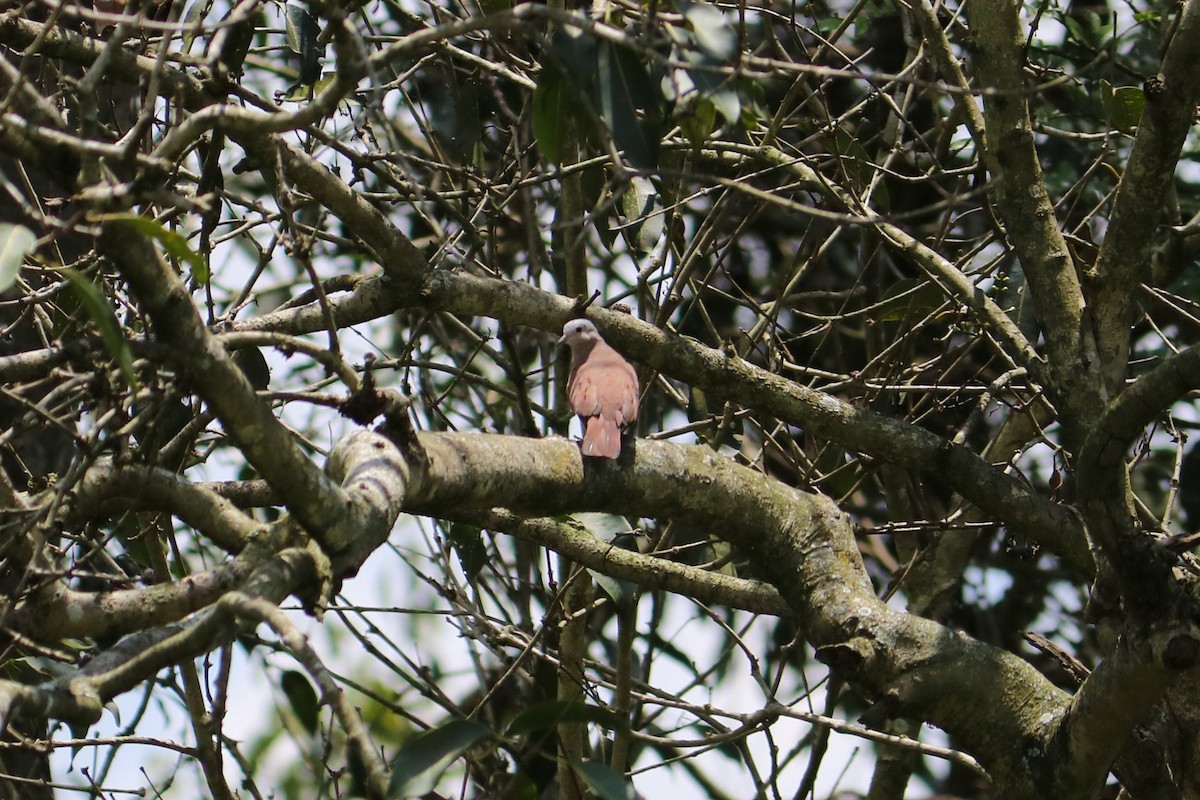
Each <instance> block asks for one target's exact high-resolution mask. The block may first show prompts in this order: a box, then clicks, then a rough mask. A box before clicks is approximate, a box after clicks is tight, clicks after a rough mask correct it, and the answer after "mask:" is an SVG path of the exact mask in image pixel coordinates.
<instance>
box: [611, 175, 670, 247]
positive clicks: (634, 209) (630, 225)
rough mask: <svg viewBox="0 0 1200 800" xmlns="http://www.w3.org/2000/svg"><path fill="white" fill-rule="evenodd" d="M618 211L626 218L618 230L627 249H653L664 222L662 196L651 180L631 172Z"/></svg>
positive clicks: (661, 233)
mask: <svg viewBox="0 0 1200 800" xmlns="http://www.w3.org/2000/svg"><path fill="white" fill-rule="evenodd" d="M621 212H622V214H624V216H625V219H626V224H625V226H624V227H623V228H622V231H621V232H622V233H623V234H624V236H625V241H626V242H627V243H628V244H629V247H630V249H632V250H633V251H635V252H637V253H641V254H642V255H645V254H646V253H650V252H652V251H653V250H654V248H655V247H657V246H658V241H659V239H661V238H662V235H663V228H664V226H665V224H666V215H665V214H664V213H663V205H662V197H661V195H659V193H658V189H657V188H656V187H655V186H654V181H652V180H650V179H649V178H647V177H644V176H642V175H634V176H633V177H632V178H631V179H630V181H629V186H628V187H626V189H625V193H624V194H623V195H622V196H621Z"/></svg>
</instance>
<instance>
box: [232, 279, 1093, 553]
mask: <svg viewBox="0 0 1200 800" xmlns="http://www.w3.org/2000/svg"><path fill="white" fill-rule="evenodd" d="M329 304H330V306H331V307H332V310H333V314H334V317H335V319H337V321H338V324H339V325H349V324H354V323H356V322H362V321H365V320H367V319H374V318H377V317H378V316H381V315H383V314H386V313H390V312H391V311H392V310H394V309H395V308H398V307H411V306H416V307H420V308H426V309H430V310H433V309H436V310H440V311H448V312H451V313H455V314H459V315H464V316H490V317H494V318H496V319H501V320H503V321H505V322H507V323H510V324H515V325H527V326H530V327H535V328H541V329H542V330H547V331H553V330H557V329H558V328H561V326H562V322H563V320H564V319H566V318H567V317H568V316H569V315H570V314H571V311H572V301H571V300H569V299H568V298H565V297H561V296H558V295H554V294H550V293H548V292H543V291H541V290H539V289H537V288H535V287H533V286H529V285H528V284H522V283H515V282H512V281H502V280H494V279H490V278H476V277H472V276H469V275H464V274H461V273H451V272H444V271H438V272H435V273H433V274H432V275H431V276H430V278H429V280H428V282H427V284H426V285H425V286H424V287H423V288H421V289H419V290H417V291H415V292H412V293H408V292H405V291H403V290H401V289H399V288H397V289H396V290H395V291H389V289H388V286H387V285H386V284H385V283H384V282H382V281H379V280H367V281H364V282H363V283H361V284H360V285H359V286H357V287H356V288H355V290H354V292H352V293H350V294H349V295H342V296H335V297H332V298H330V302H329ZM589 315H590V316H591V317H592V318H593V319H596V320H598V321H600V322H601V323H602V328H603V330H604V335H605V337H606V338H607V339H608V340H609V341H611V342H613V343H614V344H616V345H617V346H618V347H620V349H621V350H622V352H624V353H626V354H627V355H629V356H631V357H632V358H633V359H635V360H636V361H639V362H640V363H642V364H644V365H646V366H648V367H652V368H654V369H657V370H659V371H661V372H662V373H663V374H665V375H669V376H671V377H673V378H677V379H678V380H682V381H685V382H687V383H689V384H691V385H693V386H697V387H699V388H702V389H704V390H705V392H709V393H711V394H713V395H714V396H719V397H722V398H725V399H727V400H731V401H734V402H739V403H742V404H744V405H746V406H748V407H750V408H756V409H760V410H763V411H767V412H769V413H771V414H774V415H775V416H777V417H778V418H779V419H781V420H784V421H786V422H789V423H791V424H793V425H798V426H801V427H804V428H805V429H806V430H810V431H812V432H814V433H816V434H819V435H820V436H823V437H825V438H828V439H831V440H833V441H836V442H838V443H839V444H842V445H845V446H847V447H849V448H851V449H854V450H858V451H859V452H863V453H870V454H871V455H873V456H876V457H878V458H880V459H883V460H885V461H891V462H894V463H897V464H900V465H902V466H905V467H907V468H909V469H912V470H916V471H920V472H922V473H925V474H927V475H932V476H934V477H936V478H937V479H938V480H940V481H941V482H943V483H944V484H945V485H946V486H948V487H950V488H951V489H953V490H954V491H956V492H958V493H959V494H961V495H962V496H963V497H965V498H967V499H968V500H969V501H970V502H972V503H974V504H975V505H977V506H979V507H980V508H982V509H983V510H984V511H986V512H987V513H989V514H991V515H992V516H994V517H995V518H997V519H999V520H1001V521H1002V522H1004V523H1005V524H1006V525H1008V526H1009V527H1010V528H1012V529H1013V530H1014V531H1015V532H1018V533H1020V534H1022V535H1024V536H1028V537H1030V538H1031V539H1033V540H1036V541H1039V542H1042V543H1044V544H1045V545H1046V546H1047V547H1049V548H1050V549H1051V550H1053V551H1054V552H1055V553H1057V554H1059V555H1060V556H1062V557H1063V558H1064V559H1066V560H1067V561H1068V562H1069V563H1070V564H1071V565H1072V566H1074V567H1076V568H1077V569H1080V570H1082V571H1085V572H1090V571H1091V569H1092V561H1091V555H1090V553H1089V552H1088V550H1087V545H1086V540H1085V538H1084V536H1083V531H1082V527H1081V526H1080V524H1079V520H1078V518H1077V517H1076V516H1075V515H1074V514H1072V513H1071V512H1070V511H1069V510H1067V509H1065V508H1063V507H1061V506H1059V505H1057V504H1055V503H1052V502H1050V501H1048V500H1045V499H1043V498H1040V497H1038V496H1037V495H1036V494H1034V493H1033V492H1032V491H1031V490H1030V488H1029V487H1028V485H1026V484H1025V483H1023V482H1022V481H1020V480H1018V479H1016V478H1015V477H1013V476H1010V475H1006V474H1005V473H1004V472H1003V471H1002V470H1001V469H999V468H997V467H994V466H993V465H991V464H988V463H987V462H985V461H984V460H983V459H981V458H980V457H979V456H978V455H976V454H974V453H972V452H971V451H970V450H968V449H967V448H965V447H962V446H959V445H953V444H951V443H950V442H947V441H946V440H945V439H942V438H941V437H939V436H937V435H935V434H933V433H930V432H929V431H926V430H924V429H922V428H918V427H916V426H913V425H909V424H907V423H904V422H900V421H897V420H895V419H892V418H890V417H886V416H884V415H881V414H878V413H875V412H873V411H870V410H868V409H864V408H859V407H857V406H853V405H851V404H850V403H847V402H845V401H843V400H839V399H838V398H836V397H833V396H831V395H828V394H825V393H823V392H819V391H816V390H813V389H810V388H808V387H806V386H803V385H801V384H798V383H795V382H793V381H790V380H788V379H787V378H784V377H781V376H779V375H776V374H774V373H771V372H768V371H767V370H764V369H761V368H759V367H756V366H754V365H752V364H750V363H749V362H746V361H744V360H742V359H739V358H731V357H729V356H727V355H726V354H724V353H721V352H719V351H717V350H713V349H711V348H708V347H705V346H703V345H701V344H700V343H698V342H696V341H695V340H692V339H688V338H685V337H681V336H676V335H674V334H670V333H665V332H663V331H660V330H658V329H657V328H655V327H653V326H652V325H649V324H648V323H644V322H641V321H639V320H635V319H633V318H632V317H630V316H629V315H628V314H620V313H615V312H609V311H603V310H592V311H590V312H589ZM324 320H325V318H324V316H323V314H322V311H321V309H320V308H319V307H317V306H315V305H313V306H306V307H304V308H299V309H292V310H288V311H286V312H280V313H269V314H264V315H262V316H261V317H258V318H255V319H253V320H247V321H245V322H241V323H237V324H235V325H234V326H233V329H234V330H280V331H288V332H291V333H306V332H311V331H316V330H321V329H322V328H323V327H324V325H325V321H324Z"/></svg>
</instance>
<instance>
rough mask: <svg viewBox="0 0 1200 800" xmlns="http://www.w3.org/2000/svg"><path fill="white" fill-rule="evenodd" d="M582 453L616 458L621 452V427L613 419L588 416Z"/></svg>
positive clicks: (596, 456)
mask: <svg viewBox="0 0 1200 800" xmlns="http://www.w3.org/2000/svg"><path fill="white" fill-rule="evenodd" d="M583 454H584V455H585V456H593V457H594V458H616V457H617V456H619V455H620V454H621V428H620V426H618V425H617V423H616V421H615V420H611V419H605V418H604V417H588V421H587V428H586V429H585V430H584V432H583Z"/></svg>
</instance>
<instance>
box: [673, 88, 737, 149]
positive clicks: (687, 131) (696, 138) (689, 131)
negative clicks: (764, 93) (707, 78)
mask: <svg viewBox="0 0 1200 800" xmlns="http://www.w3.org/2000/svg"><path fill="white" fill-rule="evenodd" d="M722 116H724V115H722ZM735 119H736V118H735ZM716 125H717V106H716V104H715V103H713V101H712V98H711V97H707V96H701V97H697V98H696V99H695V101H693V102H691V103H688V104H687V107H686V108H685V109H684V111H683V113H682V114H681V115H680V116H679V129H680V130H681V131H683V135H684V136H686V137H687V140H688V141H689V142H691V144H692V147H695V148H697V149H699V148H700V147H701V145H703V144H704V143H705V142H707V141H708V137H709V134H711V133H712V132H713V130H714V129H715V128H716Z"/></svg>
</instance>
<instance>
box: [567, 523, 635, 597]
mask: <svg viewBox="0 0 1200 800" xmlns="http://www.w3.org/2000/svg"><path fill="white" fill-rule="evenodd" d="M570 518H571V519H572V520H574V521H575V522H577V523H579V524H580V525H582V526H583V527H584V528H585V529H586V530H587V532H588V533H590V534H592V535H593V536H595V537H596V538H597V539H599V540H600V541H602V542H611V543H614V544H616V546H618V547H623V544H618V541H619V540H621V539H629V538H631V537H630V536H629V534H631V533H632V532H633V528H632V527H631V526H630V524H629V520H627V519H625V518H624V517H622V516H620V515H618V514H602V513H598V512H592V511H580V512H577V513H575V514H571V515H570ZM630 549H632V548H630ZM588 573H589V574H591V576H592V580H594V581H595V582H596V583H597V585H599V587H600V588H601V589H603V590H604V593H605V594H607V595H608V596H609V597H611V598H612V600H613V602H614V603H616V604H617V606H619V607H621V608H625V607H628V606H630V605H634V604H636V603H637V599H638V595H639V593H638V587H637V585H636V584H633V583H630V582H629V581H623V580H619V579H617V578H614V577H612V576H611V575H605V574H604V573H603V572H597V571H596V570H594V569H588Z"/></svg>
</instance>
